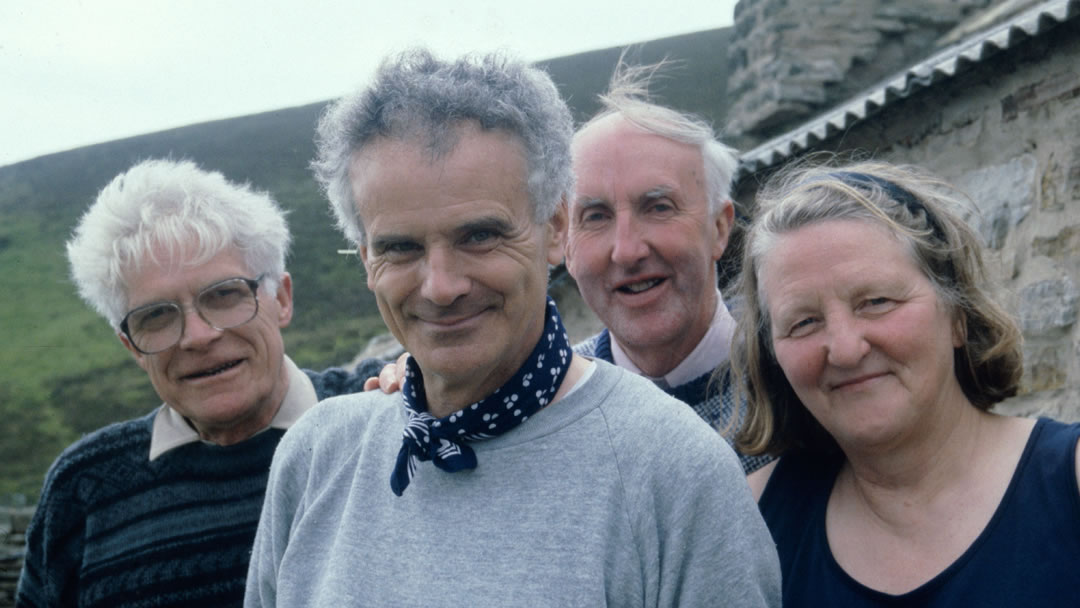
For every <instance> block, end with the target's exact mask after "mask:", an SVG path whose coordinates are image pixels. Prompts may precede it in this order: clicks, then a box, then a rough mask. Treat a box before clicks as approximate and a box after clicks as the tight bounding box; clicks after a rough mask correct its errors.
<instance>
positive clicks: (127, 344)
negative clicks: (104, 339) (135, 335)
mask: <svg viewBox="0 0 1080 608" xmlns="http://www.w3.org/2000/svg"><path fill="white" fill-rule="evenodd" d="M116 337H117V338H120V343H121V344H123V345H124V348H126V349H128V352H130V353H131V356H133V357H135V363H138V364H139V367H141V368H143V370H144V371H145V370H146V357H147V355H144V354H142V353H140V352H139V351H138V350H136V349H135V347H134V346H133V345H132V344H131V341H130V340H128V338H127V336H125V335H124V332H122V331H118V332H116Z"/></svg>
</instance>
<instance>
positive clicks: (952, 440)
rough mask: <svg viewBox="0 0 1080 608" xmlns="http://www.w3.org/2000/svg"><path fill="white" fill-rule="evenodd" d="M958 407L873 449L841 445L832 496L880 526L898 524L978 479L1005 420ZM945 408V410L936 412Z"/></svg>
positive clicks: (996, 444)
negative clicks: (868, 515)
mask: <svg viewBox="0 0 1080 608" xmlns="http://www.w3.org/2000/svg"><path fill="white" fill-rule="evenodd" d="M964 402H965V405H964V406H963V408H962V409H960V410H959V411H956V412H952V413H950V414H949V415H946V416H935V417H934V420H933V421H932V423H931V424H930V425H929V426H928V427H927V426H924V427H923V428H921V429H919V430H917V431H916V432H915V434H916V435H917V438H914V439H909V440H907V441H904V442H901V443H898V444H896V445H892V446H888V447H885V446H881V447H878V448H874V449H862V450H860V449H853V448H850V447H844V446H841V447H844V453H845V455H846V456H847V458H848V460H847V463H846V464H845V466H844V469H843V470H842V471H841V474H840V478H839V479H838V480H837V487H836V490H835V495H836V496H837V497H840V498H844V495H845V494H846V498H847V499H850V500H852V501H854V502H857V503H860V504H862V505H864V506H865V507H866V508H868V509H869V510H870V511H871V512H873V513H874V514H875V515H876V516H877V518H878V519H879V520H880V521H882V522H887V523H891V524H893V525H896V526H898V527H899V526H902V525H904V524H905V523H910V517H911V516H912V514H918V513H925V512H926V508H927V507H928V506H929V505H933V504H935V503H936V502H937V499H939V498H940V497H942V496H952V495H953V494H954V493H955V492H957V491H958V490H960V491H962V489H963V488H967V487H970V486H969V484H968V482H977V480H978V479H979V478H980V477H982V476H983V474H984V472H985V471H984V467H985V466H989V463H991V462H992V461H993V460H994V458H993V455H992V452H993V451H994V449H995V446H999V445H1000V443H1001V442H1000V440H1001V437H1002V430H1003V424H1002V423H1003V422H1005V421H1007V420H1008V419H1006V418H1002V417H999V416H996V415H994V414H990V413H987V412H983V411H980V410H978V409H976V408H975V407H974V406H972V405H971V404H970V403H968V402H967V401H966V399H965V400H964ZM941 409H947V408H941Z"/></svg>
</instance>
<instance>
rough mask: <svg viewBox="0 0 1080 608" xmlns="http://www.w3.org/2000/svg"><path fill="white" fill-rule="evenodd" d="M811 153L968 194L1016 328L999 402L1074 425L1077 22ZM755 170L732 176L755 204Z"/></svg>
mask: <svg viewBox="0 0 1080 608" xmlns="http://www.w3.org/2000/svg"><path fill="white" fill-rule="evenodd" d="M826 144H827V145H822V146H819V147H818V148H817V150H825V151H832V152H842V153H846V152H850V151H852V150H861V151H865V152H869V153H872V154H873V155H874V156H875V157H876V158H880V159H883V160H888V161H892V162H898V163H912V164H916V165H920V166H923V167H925V168H928V169H930V170H931V171H933V172H935V173H937V174H938V175H940V176H942V177H944V178H945V179H947V180H949V181H950V182H952V183H954V184H956V185H958V186H959V187H960V188H961V189H963V190H965V191H966V192H967V194H968V195H969V196H970V197H971V198H972V200H973V201H974V202H975V203H976V205H977V207H978V213H977V214H975V215H974V216H973V217H971V218H970V220H971V222H972V223H973V224H974V225H975V226H976V227H977V228H978V229H979V231H980V233H981V234H982V236H983V238H984V239H985V242H986V243H987V244H988V248H989V251H990V258H991V259H990V261H991V269H992V270H993V271H994V272H995V274H996V276H997V278H998V279H999V280H1000V282H1001V284H1002V287H1003V290H1002V293H1001V297H1002V298H1003V301H1004V302H1005V303H1006V304H1007V305H1008V306H1009V308H1010V309H1011V310H1012V311H1013V312H1014V313H1015V314H1016V315H1017V317H1018V319H1019V321H1020V325H1021V327H1022V329H1023V332H1024V339H1025V346H1024V360H1025V365H1024V378H1023V382H1022V388H1021V392H1022V394H1021V395H1019V396H1018V397H1015V398H1013V399H1011V400H1009V401H1008V402H1006V403H1004V404H1002V405H1001V406H999V407H998V410H999V411H1005V412H1009V413H1014V414H1021V415H1037V414H1043V415H1049V416H1052V417H1056V418H1059V419H1063V420H1070V421H1077V420H1080V324H1078V323H1077V315H1078V308H1080V19H1076V18H1074V19H1071V20H1069V21H1066V22H1064V23H1062V24H1060V25H1058V26H1056V27H1055V28H1054V29H1051V30H1049V31H1047V32H1046V33H1044V34H1041V35H1040V36H1038V37H1036V38H1033V39H1030V40H1026V41H1024V42H1023V43H1022V44H1020V45H1018V46H1016V47H1015V48H1013V49H1009V51H1008V52H1003V53H998V54H996V55H994V56H992V57H990V58H989V59H987V60H985V61H983V62H982V63H979V64H976V65H974V66H971V67H970V68H969V69H967V70H966V71H964V72H962V73H960V74H959V75H958V76H956V77H954V78H952V79H949V80H945V81H942V82H939V83H937V84H935V85H933V86H931V87H930V88H927V89H923V90H921V91H919V92H917V93H915V94H913V95H912V96H910V97H908V98H906V99H903V100H900V101H897V102H894V103H893V104H892V105H890V106H887V107H886V108H885V109H883V110H882V111H880V112H879V113H877V114H875V115H872V116H870V117H869V118H867V119H866V120H864V121H862V122H860V123H856V124H855V125H854V126H853V127H852V128H850V129H849V130H847V131H846V132H844V133H843V134H842V137H833V138H832V139H831V140H829V141H828V142H826ZM763 177H764V176H763V175H757V176H749V177H748V178H746V179H743V180H741V182H740V189H739V192H738V194H737V197H738V199H739V200H740V201H742V202H743V203H748V202H750V201H752V197H753V191H754V188H755V184H756V183H757V181H758V180H760V179H762V178H763Z"/></svg>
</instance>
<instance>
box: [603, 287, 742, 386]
mask: <svg viewBox="0 0 1080 608" xmlns="http://www.w3.org/2000/svg"><path fill="white" fill-rule="evenodd" d="M734 336H735V318H734V317H732V316H731V313H730V312H729V311H728V309H727V305H726V304H724V297H723V296H722V295H721V294H720V290H719V289H717V290H716V310H715V311H714V312H713V318H712V322H711V323H710V324H709V329H708V331H706V332H705V335H704V336H703V337H702V338H701V341H700V342H698V344H697V346H695V347H694V350H692V351H690V354H689V355H687V356H686V358H685V359H683V360H682V361H681V362H679V364H678V365H676V366H675V368H674V369H672V370H671V371H670V372H668V373H666V374H664V376H663V377H661V378H653V377H651V376H646V377H647V378H649V379H650V380H653V381H654V382H656V381H662V383H664V384H666V385H667V386H680V385H683V384H686V383H687V382H690V381H691V380H694V379H695V378H698V377H700V376H702V375H704V374H706V373H708V372H711V371H712V370H713V369H714V368H716V366H717V365H720V363H722V362H724V361H726V360H727V359H728V356H729V355H730V354H731V339H732V337H734ZM611 358H612V360H613V361H614V362H615V365H618V366H619V367H625V368H626V369H628V370H630V371H632V372H634V373H635V374H638V375H639V376H645V374H644V373H642V371H641V369H640V368H638V366H636V365H634V362H633V361H631V360H630V357H629V356H628V355H627V354H626V351H624V350H623V349H622V347H621V346H619V343H618V341H616V340H615V336H612V337H611Z"/></svg>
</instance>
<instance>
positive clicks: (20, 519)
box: [0, 507, 34, 608]
mask: <svg viewBox="0 0 1080 608" xmlns="http://www.w3.org/2000/svg"><path fill="white" fill-rule="evenodd" d="M33 512H34V509H33V507H14V508H0V608H8V607H9V606H14V605H15V586H16V585H17V584H18V582H19V572H20V571H21V570H22V563H23V553H24V551H25V547H24V545H25V543H26V536H25V534H26V526H27V524H29V523H30V516H31V515H32V514H33Z"/></svg>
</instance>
